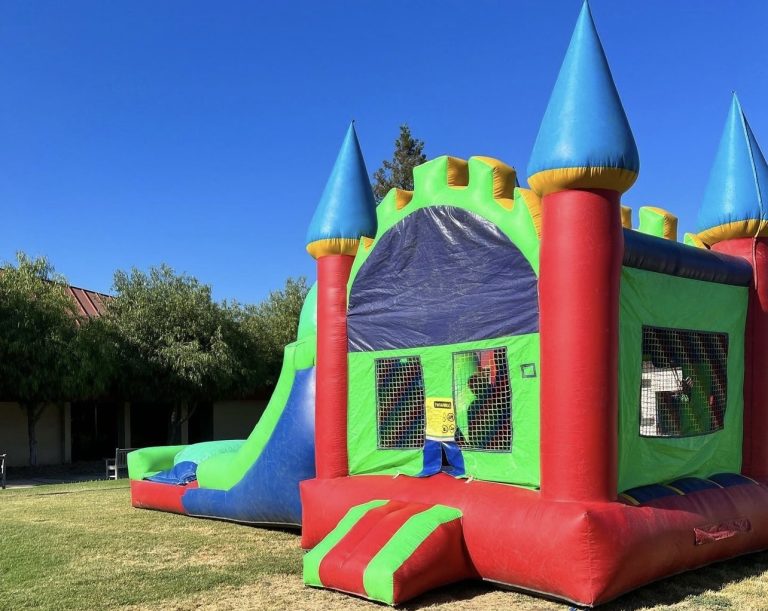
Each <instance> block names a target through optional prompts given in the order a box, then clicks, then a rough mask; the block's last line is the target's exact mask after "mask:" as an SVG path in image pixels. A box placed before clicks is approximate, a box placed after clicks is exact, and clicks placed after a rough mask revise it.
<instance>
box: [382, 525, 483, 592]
mask: <svg viewBox="0 0 768 611" xmlns="http://www.w3.org/2000/svg"><path fill="white" fill-rule="evenodd" d="M477 576H478V575H477V571H476V570H475V568H474V567H473V566H472V562H471V560H470V559H469V554H468V552H467V548H466V546H465V545H464V535H463V532H462V528H461V519H460V518H457V519H455V520H451V521H450V522H446V523H445V524H441V525H440V526H438V527H437V528H436V529H435V530H434V531H433V532H432V533H431V534H430V535H429V536H428V537H427V538H426V539H424V541H422V542H421V544H420V545H419V547H417V548H416V550H415V551H414V552H413V554H411V555H410V556H409V557H408V559H407V560H406V561H405V562H403V564H402V565H401V566H400V568H399V569H397V570H396V571H395V574H394V576H393V589H394V591H393V593H392V594H393V596H392V602H393V603H394V604H396V605H397V604H400V603H402V602H405V601H406V600H410V599H411V598H414V597H416V596H418V595H419V594H423V593H424V592H426V591H428V590H432V589H433V588H439V587H440V586H444V585H448V584H449V583H454V582H457V581H463V580H464V579H476V578H477Z"/></svg>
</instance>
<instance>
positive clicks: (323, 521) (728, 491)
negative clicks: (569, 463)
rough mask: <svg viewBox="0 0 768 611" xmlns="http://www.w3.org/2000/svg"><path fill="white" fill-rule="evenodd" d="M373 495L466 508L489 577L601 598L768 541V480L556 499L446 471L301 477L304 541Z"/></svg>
mask: <svg viewBox="0 0 768 611" xmlns="http://www.w3.org/2000/svg"><path fill="white" fill-rule="evenodd" d="M374 499H392V500H401V501H406V502H416V503H442V504H444V505H449V506H452V507H457V508H458V509H461V511H462V512H463V514H464V517H463V524H462V527H463V531H464V539H465V543H466V546H467V550H468V552H469V556H470V559H471V561H472V563H473V564H474V568H475V570H476V571H477V573H478V574H479V575H480V577H482V578H483V579H486V580H489V581H494V582H498V583H502V584H508V585H511V586H515V587H517V588H522V589H525V590H529V591H532V592H538V593H542V594H547V595H550V596H554V597H557V598H561V599H563V600H567V601H570V602H574V603H577V604H579V605H587V606H591V605H597V604H600V603H604V602H607V601H609V600H611V599H613V598H616V597H617V596H620V595H621V594H624V593H625V592H628V591H630V590H633V589H635V588H637V587H640V586H642V585H645V584H647V583H650V582H652V581H656V580H658V579H662V578H663V577H667V576H670V575H674V574H675V573H680V572H681V571H685V570H689V569H693V568H696V567H700V566H703V565H706V564H710V563H712V562H716V561H718V560H724V559H727V558H731V557H734V556H738V555H741V554H746V553H749V552H754V551H759V550H762V549H766V548H768V488H766V487H765V486H764V485H760V484H748V485H739V486H732V487H729V488H718V489H710V490H702V491H700V492H693V493H690V494H688V495H685V496H674V497H665V498H663V499H658V500H656V501H653V502H650V503H648V504H646V505H642V506H640V507H634V506H630V505H625V504H623V503H618V502H616V503H610V502H606V503H580V502H558V501H548V500H544V499H542V498H541V495H540V494H539V493H538V492H536V491H532V490H527V489H523V488H517V487H514V486H509V485H504V484H493V483H489V482H481V481H469V482H468V481H467V480H458V479H454V478H451V477H449V476H447V475H444V474H440V475H436V476H433V477H430V478H428V479H418V478H410V477H405V476H400V477H396V478H393V477H390V476H381V475H366V476H353V477H344V478H337V479H326V480H319V479H313V480H307V481H304V482H302V483H301V500H302V508H303V515H304V524H303V529H302V546H303V547H304V548H305V549H311V548H312V547H314V546H315V545H316V544H317V543H318V542H319V541H320V540H322V539H323V538H324V537H325V536H326V535H327V534H328V532H330V531H331V530H332V529H333V528H334V527H335V526H336V524H337V523H338V522H339V520H340V519H341V518H342V517H343V516H344V514H345V513H346V512H347V510H348V509H349V508H350V507H352V506H354V505H359V504H361V503H364V502H367V501H370V500H374Z"/></svg>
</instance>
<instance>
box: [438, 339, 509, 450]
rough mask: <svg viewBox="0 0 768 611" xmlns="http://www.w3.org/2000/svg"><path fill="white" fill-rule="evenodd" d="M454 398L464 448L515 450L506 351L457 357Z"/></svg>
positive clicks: (474, 353)
mask: <svg viewBox="0 0 768 611" xmlns="http://www.w3.org/2000/svg"><path fill="white" fill-rule="evenodd" d="M453 394H454V402H455V405H456V411H457V413H463V412H466V414H467V418H466V420H467V422H466V425H465V426H463V427H462V426H461V425H462V423H461V421H460V420H461V419H458V420H459V421H458V422H457V424H459V428H458V429H457V432H456V436H457V441H458V444H459V446H460V447H462V448H466V449H469V450H481V451H487V452H509V451H510V450H511V449H512V391H511V388H510V384H509V365H508V364H507V349H506V348H491V349H489V350H472V351H469V352H457V353H455V354H454V355H453Z"/></svg>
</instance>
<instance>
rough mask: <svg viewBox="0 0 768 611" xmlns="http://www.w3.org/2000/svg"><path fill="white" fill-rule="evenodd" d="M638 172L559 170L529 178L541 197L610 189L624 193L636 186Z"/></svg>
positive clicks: (607, 169) (584, 169) (596, 169)
mask: <svg viewBox="0 0 768 611" xmlns="http://www.w3.org/2000/svg"><path fill="white" fill-rule="evenodd" d="M636 180H637V172H632V171H631V170H624V169H621V168H593V167H579V168H559V169H555V170H542V171H541V172H536V174H534V175H533V176H530V177H528V184H529V185H530V186H531V189H533V190H534V191H536V193H537V194H538V195H539V196H540V197H544V196H546V195H549V194H550V193H557V192H558V191H567V190H569V189H608V190H611V191H618V192H619V193H624V192H625V191H628V190H629V188H630V187H631V186H632V185H633V184H635V181H636Z"/></svg>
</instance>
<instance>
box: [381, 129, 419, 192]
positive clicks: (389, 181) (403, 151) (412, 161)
mask: <svg viewBox="0 0 768 611" xmlns="http://www.w3.org/2000/svg"><path fill="white" fill-rule="evenodd" d="M426 160H427V157H426V155H424V142H423V141H422V140H418V139H417V138H414V137H413V136H412V135H411V129H410V128H409V127H408V125H406V124H405V123H403V124H402V125H401V126H400V135H399V136H398V138H397V140H395V153H394V155H393V156H392V160H391V161H389V160H384V161H383V162H382V165H381V167H380V168H379V169H378V170H376V171H375V172H374V173H373V185H372V187H373V195H374V196H375V197H376V201H377V202H380V201H381V200H382V199H384V196H386V194H387V193H389V190H390V189H394V188H397V189H405V190H407V191H411V190H413V168H415V167H416V166H417V165H420V164H422V163H424V162H425V161H426Z"/></svg>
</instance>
